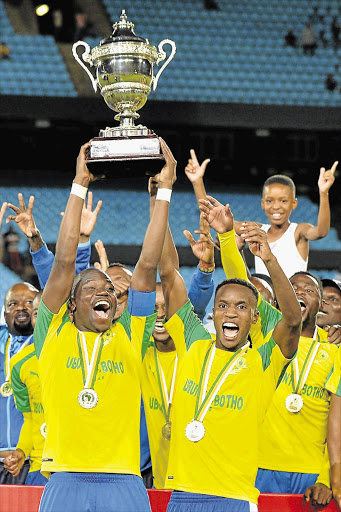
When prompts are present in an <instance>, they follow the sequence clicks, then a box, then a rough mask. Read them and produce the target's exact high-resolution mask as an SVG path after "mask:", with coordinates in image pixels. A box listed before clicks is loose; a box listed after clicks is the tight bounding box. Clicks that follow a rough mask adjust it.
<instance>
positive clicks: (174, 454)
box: [165, 302, 290, 503]
mask: <svg viewBox="0 0 341 512" xmlns="http://www.w3.org/2000/svg"><path fill="white" fill-rule="evenodd" d="M165 327H166V329H167V331H168V332H169V334H170V336H171V337H172V339H173V340H174V342H175V344H176V348H177V353H178V357H179V374H178V378H177V385H176V390H175V398H174V406H173V416H172V437H171V442H170V454H169V462H168V468H167V478H166V488H168V489H177V490H181V491H187V492H192V493H200V494H209V495H215V496H222V497H227V498H233V499H238V500H246V501H251V502H253V503H257V498H258V495H259V491H258V490H257V489H256V488H255V479H256V474H257V469H258V444H259V427H260V423H261V421H262V419H263V418H264V413H265V410H266V407H267V405H268V404H269V403H270V401H271V398H272V395H273V393H274V391H275V389H276V386H277V383H278V379H279V377H280V375H281V373H282V372H283V370H284V368H285V366H286V365H288V364H289V362H290V360H288V359H286V358H285V357H284V356H283V355H282V353H281V351H280V349H279V347H278V346H277V345H276V343H275V342H274V340H273V339H272V338H270V339H269V341H268V342H267V343H265V344H264V345H263V346H262V347H261V348H260V349H259V350H255V349H250V348H249V349H247V350H246V352H245V354H244V355H243V356H241V357H239V358H238V360H237V361H236V364H235V366H234V367H233V369H232V371H231V373H230V374H229V375H228V377H227V378H226V380H225V381H224V382H223V384H222V387H221V388H220V389H219V392H218V393H217V394H216V395H215V396H214V399H213V402H212V403H211V406H210V407H209V409H208V411H207V414H206V416H205V417H204V419H203V425H204V427H205V435H204V437H203V438H202V439H201V440H200V441H198V442H192V441H191V440H189V439H188V438H187V437H186V434H185V429H186V426H187V425H188V424H189V423H190V422H191V421H192V420H193V418H194V415H195V409H196V401H197V395H198V393H199V392H200V386H201V382H202V380H200V377H201V371H202V367H203V363H204V360H205V357H207V356H206V354H207V351H208V349H209V348H210V346H212V345H214V344H215V343H214V341H213V340H212V338H211V336H210V335H209V333H208V332H207V331H206V329H205V328H204V326H203V325H202V323H201V322H200V320H199V319H198V318H197V316H196V315H195V314H194V313H193V308H192V306H191V304H190V303H189V302H187V303H186V304H185V305H184V306H183V307H182V308H181V309H180V310H179V311H178V312H177V313H176V314H175V315H173V317H172V318H171V319H170V320H169V321H168V322H166V324H165ZM232 356H233V353H231V352H229V351H225V350H220V349H217V350H216V352H215V355H214V359H213V363H212V367H211V371H210V374H209V380H208V386H207V389H210V387H211V385H212V383H213V381H214V380H215V379H216V378H217V377H218V376H219V375H220V374H221V371H222V369H223V367H224V366H225V365H226V364H227V363H228V362H229V360H231V358H232Z"/></svg>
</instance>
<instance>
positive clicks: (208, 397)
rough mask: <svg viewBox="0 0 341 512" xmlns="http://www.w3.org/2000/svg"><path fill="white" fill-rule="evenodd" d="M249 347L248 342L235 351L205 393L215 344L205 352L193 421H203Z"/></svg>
mask: <svg viewBox="0 0 341 512" xmlns="http://www.w3.org/2000/svg"><path fill="white" fill-rule="evenodd" d="M249 346H250V342H249V341H248V342H247V343H246V344H245V345H244V346H243V347H241V348H240V349H238V350H237V352H235V354H233V356H232V357H231V359H230V360H229V361H227V363H226V364H225V365H224V367H223V368H222V369H221V371H220V372H219V374H218V376H217V378H216V379H215V381H214V382H213V384H212V386H211V387H210V389H209V390H208V391H207V386H208V380H209V376H210V373H211V368H212V364H213V360H214V356H215V352H216V349H217V347H216V344H215V342H213V343H212V344H211V345H210V347H209V348H208V351H207V352H206V356H205V359H204V364H203V367H202V370H201V375H200V380H199V391H198V396H197V401H196V405H195V413H194V420H199V421H201V422H203V421H204V418H205V416H206V413H207V411H208V409H209V408H210V406H211V404H212V402H213V400H214V397H215V395H216V394H217V393H218V392H219V390H220V388H221V386H222V385H223V384H224V382H225V380H226V379H227V377H228V376H229V375H230V373H231V372H232V370H233V368H234V367H235V365H236V363H237V361H238V359H239V357H240V356H242V355H244V354H245V352H247V350H248V348H249ZM207 361H208V362H207Z"/></svg>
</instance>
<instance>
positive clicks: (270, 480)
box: [255, 468, 318, 494]
mask: <svg viewBox="0 0 341 512" xmlns="http://www.w3.org/2000/svg"><path fill="white" fill-rule="evenodd" d="M317 477H318V475H317V474H314V473H291V472H289V471H272V470H271V469H261V468H260V469H258V473H257V478H256V484H255V485H256V487H257V489H258V490H259V491H260V492H270V493H272V492H274V493H279V494H281V493H284V494H304V493H305V491H306V489H308V487H310V486H311V485H313V484H314V483H315V482H316V479H317Z"/></svg>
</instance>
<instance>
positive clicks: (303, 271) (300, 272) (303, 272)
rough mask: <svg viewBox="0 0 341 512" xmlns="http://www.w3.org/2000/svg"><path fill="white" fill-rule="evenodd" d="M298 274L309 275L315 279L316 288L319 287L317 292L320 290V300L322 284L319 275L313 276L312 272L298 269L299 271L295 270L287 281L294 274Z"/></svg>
mask: <svg viewBox="0 0 341 512" xmlns="http://www.w3.org/2000/svg"><path fill="white" fill-rule="evenodd" d="M299 275H303V276H309V277H311V278H312V279H313V280H314V281H315V283H316V284H317V286H318V289H319V292H320V297H321V300H322V297H323V286H322V281H321V279H320V278H319V277H317V276H314V274H312V273H311V272H307V271H305V270H300V271H299V272H295V274H293V275H292V276H291V277H290V279H289V281H291V279H292V278H293V277H295V276H299Z"/></svg>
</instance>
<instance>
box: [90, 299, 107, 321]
mask: <svg viewBox="0 0 341 512" xmlns="http://www.w3.org/2000/svg"><path fill="white" fill-rule="evenodd" d="M93 310H94V311H95V313H96V315H97V316H98V317H99V318H109V316H110V314H111V303H110V301H109V300H107V299H99V300H98V301H97V302H95V304H94V306H93Z"/></svg>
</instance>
